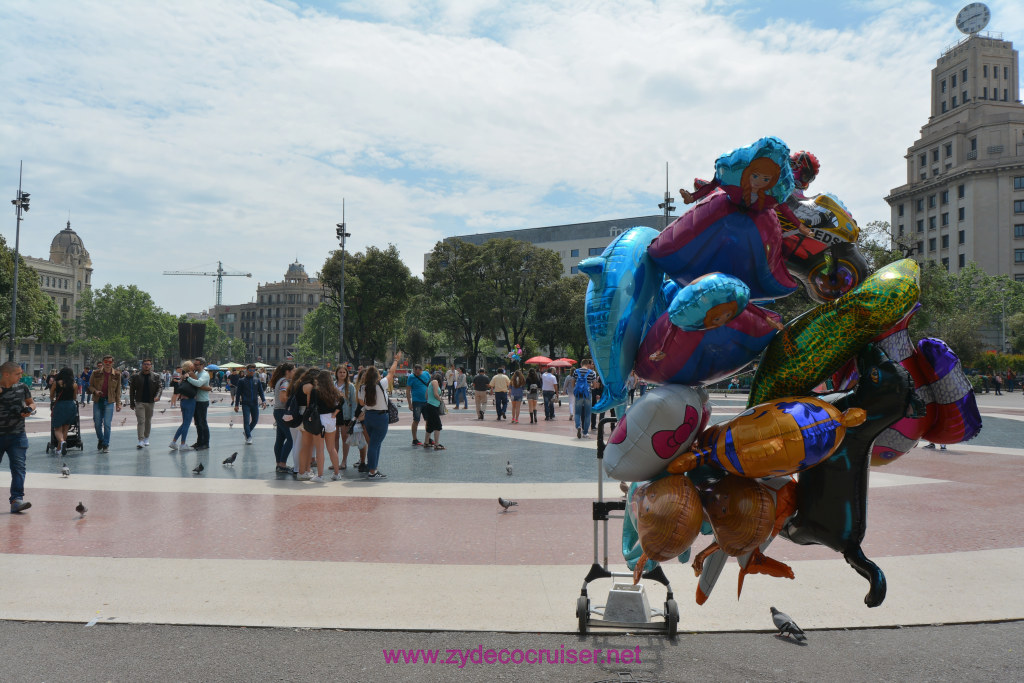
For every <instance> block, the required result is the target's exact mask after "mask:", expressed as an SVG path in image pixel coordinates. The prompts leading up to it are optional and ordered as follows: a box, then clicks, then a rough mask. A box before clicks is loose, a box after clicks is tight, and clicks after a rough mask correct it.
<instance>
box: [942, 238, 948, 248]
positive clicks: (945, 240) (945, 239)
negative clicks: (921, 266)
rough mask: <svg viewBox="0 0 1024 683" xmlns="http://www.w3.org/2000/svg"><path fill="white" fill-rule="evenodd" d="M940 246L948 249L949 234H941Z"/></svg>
mask: <svg viewBox="0 0 1024 683" xmlns="http://www.w3.org/2000/svg"><path fill="white" fill-rule="evenodd" d="M942 248H943V249H949V235H943V236H942Z"/></svg>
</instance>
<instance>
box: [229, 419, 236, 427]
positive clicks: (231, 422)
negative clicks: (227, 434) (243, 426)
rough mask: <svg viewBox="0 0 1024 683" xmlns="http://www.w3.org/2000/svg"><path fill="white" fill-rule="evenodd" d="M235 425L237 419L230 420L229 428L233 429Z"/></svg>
mask: <svg viewBox="0 0 1024 683" xmlns="http://www.w3.org/2000/svg"><path fill="white" fill-rule="evenodd" d="M234 426H235V421H234V420H231V421H230V422H228V429H231V428H233V427H234Z"/></svg>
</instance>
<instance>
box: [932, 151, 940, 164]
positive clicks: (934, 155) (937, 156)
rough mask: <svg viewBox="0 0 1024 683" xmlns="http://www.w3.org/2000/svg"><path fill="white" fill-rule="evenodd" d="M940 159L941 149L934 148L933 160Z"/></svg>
mask: <svg viewBox="0 0 1024 683" xmlns="http://www.w3.org/2000/svg"><path fill="white" fill-rule="evenodd" d="M938 160H939V150H937V149H933V150H932V161H938Z"/></svg>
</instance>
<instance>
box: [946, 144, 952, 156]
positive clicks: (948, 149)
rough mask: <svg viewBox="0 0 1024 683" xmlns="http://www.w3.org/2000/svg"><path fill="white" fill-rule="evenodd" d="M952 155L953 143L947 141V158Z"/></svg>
mask: <svg viewBox="0 0 1024 683" xmlns="http://www.w3.org/2000/svg"><path fill="white" fill-rule="evenodd" d="M951 156H953V143H952V142H947V143H946V158H947V159H948V158H949V157H951Z"/></svg>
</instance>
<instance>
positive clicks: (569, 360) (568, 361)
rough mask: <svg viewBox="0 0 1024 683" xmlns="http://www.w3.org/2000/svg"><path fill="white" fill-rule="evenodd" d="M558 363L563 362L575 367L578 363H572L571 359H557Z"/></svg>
mask: <svg viewBox="0 0 1024 683" xmlns="http://www.w3.org/2000/svg"><path fill="white" fill-rule="evenodd" d="M558 360H559V361H565V362H566V363H568V364H569V365H576V363H577V362H578V361H574V360H573V359H572V358H559V359H558Z"/></svg>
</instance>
